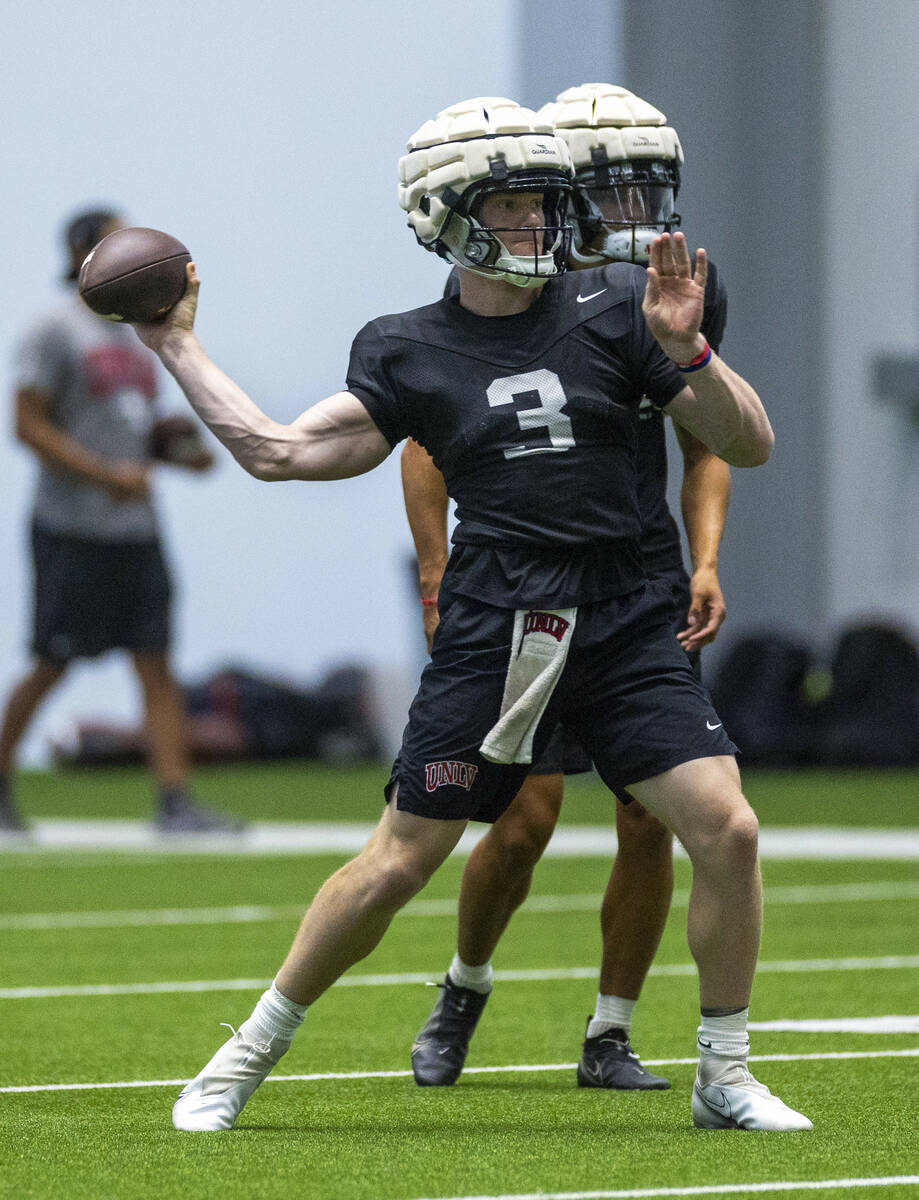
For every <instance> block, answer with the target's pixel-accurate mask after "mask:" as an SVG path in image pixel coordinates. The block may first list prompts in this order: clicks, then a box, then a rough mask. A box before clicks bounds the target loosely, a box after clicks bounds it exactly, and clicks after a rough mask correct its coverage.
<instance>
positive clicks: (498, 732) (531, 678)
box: [481, 608, 578, 763]
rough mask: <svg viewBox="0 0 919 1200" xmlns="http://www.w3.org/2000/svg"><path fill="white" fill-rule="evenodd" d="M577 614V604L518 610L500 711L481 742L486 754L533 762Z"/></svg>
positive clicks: (503, 759)
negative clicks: (536, 740)
mask: <svg viewBox="0 0 919 1200" xmlns="http://www.w3.org/2000/svg"><path fill="white" fill-rule="evenodd" d="M577 615H578V610H577V609H576V608H557V609H553V610H551V611H544V610H534V609H526V608H520V609H518V610H517V612H516V614H515V616H514V640H513V642H512V644H511V659H510V663H509V664H508V668H507V678H506V679H505V681H504V697H503V699H502V700H501V715H500V717H499V718H498V721H497V722H496V724H495V725H494V726H493V727H492V728H491V729H490V730H489V731H488V734H487V735H486V737H485V740H484V742H482V746H481V753H482V757H483V758H487V759H488V760H489V761H490V762H496V763H531V762H532V761H533V736H534V734H535V733H536V727H537V726H538V725H539V722H540V721H541V720H542V716H543V713H544V712H545V711H546V705H547V704H548V703H549V700H550V698H551V696H552V693H553V691H554V690H555V685H556V684H557V683H558V681H559V679H560V677H561V674H562V671H563V669H564V667H565V660H566V659H567V657H568V647H569V646H570V645H571V637H572V634H573V633H574V622H575V618H576V617H577Z"/></svg>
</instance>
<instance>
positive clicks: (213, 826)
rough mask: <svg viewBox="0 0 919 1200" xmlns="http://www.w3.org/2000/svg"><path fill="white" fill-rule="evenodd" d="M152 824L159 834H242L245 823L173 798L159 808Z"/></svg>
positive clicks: (237, 818)
mask: <svg viewBox="0 0 919 1200" xmlns="http://www.w3.org/2000/svg"><path fill="white" fill-rule="evenodd" d="M154 824H155V825H156V828H157V829H158V830H159V832H160V833H242V832H243V831H244V830H245V828H246V824H247V823H246V822H245V821H244V820H242V818H241V817H234V816H231V815H230V814H229V813H221V812H216V811H215V810H214V809H212V808H205V807H204V806H203V805H201V804H195V803H194V802H193V801H192V800H189V799H188V797H187V796H186V797H180V798H177V797H173V798H172V799H171V800H170V803H169V804H168V805H167V806H163V807H161V808H160V810H159V811H158V812H157V814H156V818H155V820H154Z"/></svg>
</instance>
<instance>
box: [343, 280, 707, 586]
mask: <svg viewBox="0 0 919 1200" xmlns="http://www.w3.org/2000/svg"><path fill="white" fill-rule="evenodd" d="M644 286H645V273H644V271H643V270H642V269H641V268H639V267H634V266H631V265H630V264H625V263H613V264H611V265H609V266H605V267H601V268H597V269H595V270H590V271H579V272H577V273H576V274H566V275H562V276H561V277H559V278H557V279H553V280H550V281H549V283H548V284H546V286H545V287H544V288H543V289H542V291H541V293H540V295H539V296H538V297H537V299H536V300H535V301H534V302H533V304H532V305H531V306H530V308H529V309H527V311H526V312H523V313H518V314H515V315H513V316H507V317H480V316H477V315H475V314H474V313H471V312H469V311H468V310H467V309H464V308H463V307H462V306H461V305H460V303H459V301H458V300H457V299H456V298H447V299H443V300H440V301H438V302H437V303H435V304H430V305H427V306H426V307H424V308H419V309H414V310H413V311H411V312H408V313H401V314H398V315H395V316H387V317H380V318H378V319H377V320H376V321H372V322H370V324H368V325H366V326H365V327H364V328H363V329H362V330H361V332H360V333H359V334H358V335H357V337H356V338H355V341H354V345H353V347H352V351H351V362H350V366H349V369H348V379H347V387H348V390H349V391H350V392H352V393H353V394H354V395H355V396H357V398H358V399H359V400H360V401H361V402H362V403H363V404H364V405H365V407H366V408H367V410H368V412H369V413H370V415H371V417H372V418H373V420H374V422H375V423H376V425H377V426H378V428H379V429H380V431H381V432H382V433H383V435H384V436H385V437H386V439H387V440H388V441H389V442H390V444H391V445H393V446H395V445H396V444H397V443H398V442H399V441H401V440H402V439H403V438H405V437H412V438H414V439H415V440H416V441H417V442H419V443H420V444H421V445H422V446H424V448H425V449H426V450H427V451H428V453H429V454H430V455H431V457H432V458H433V460H434V463H435V465H436V466H437V467H438V469H439V470H440V471H441V472H442V473H443V476H444V479H445V481H446V485H447V491H448V493H449V494H450V495H451V496H452V497H453V499H454V500H455V501H456V516H457V520H458V524H457V527H456V530H455V531H454V534H453V541H454V544H455V549H454V552H453V554H452V555H451V558H450V563H449V565H448V568H447V572H446V574H445V576H444V584H443V586H444V587H445V588H448V589H452V590H453V591H456V592H460V593H463V594H465V595H469V596H473V597H476V598H478V599H480V600H484V601H485V602H487V603H491V604H497V605H502V606H508V607H515V608H516V607H523V606H526V605H539V606H542V607H564V606H568V605H573V604H582V603H588V602H590V601H595V600H600V599H604V598H606V597H609V596H615V595H621V594H624V593H625V592H627V591H631V590H633V589H634V588H635V587H637V586H638V585H639V583H640V582H641V580H642V579H643V578H644V574H645V568H644V563H643V560H642V555H641V550H640V547H639V537H640V533H641V524H642V522H641V515H640V511H639V502H638V470H637V442H638V426H639V422H638V420H637V413H638V409H639V405H640V403H641V400H642V397H643V396H647V397H648V398H649V399H650V400H651V402H652V403H653V404H655V405H657V406H658V407H663V406H664V405H666V404H668V403H669V402H670V401H671V400H672V399H673V398H674V396H676V395H677V393H678V392H680V391H681V390H682V389H683V388H684V387H685V386H686V381H685V380H684V378H683V377H682V376H681V375H680V373H679V372H678V371H677V369H676V368H675V367H674V365H673V363H671V362H670V360H669V359H668V358H667V357H666V355H664V353H663V351H662V350H661V348H660V346H659V345H658V343H657V342H656V341H655V339H654V337H653V336H652V335H651V332H650V331H649V329H648V327H647V325H646V323H645V320H644V317H643V315H642V312H641V301H642V296H643V294H644Z"/></svg>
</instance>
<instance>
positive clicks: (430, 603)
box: [421, 596, 437, 608]
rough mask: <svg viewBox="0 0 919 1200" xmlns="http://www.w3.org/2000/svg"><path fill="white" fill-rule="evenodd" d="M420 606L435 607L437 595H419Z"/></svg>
mask: <svg viewBox="0 0 919 1200" xmlns="http://www.w3.org/2000/svg"><path fill="white" fill-rule="evenodd" d="M421 607H422V608H436V607H437V597H436V596H422V597H421Z"/></svg>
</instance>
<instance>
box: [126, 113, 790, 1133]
mask: <svg viewBox="0 0 919 1200" xmlns="http://www.w3.org/2000/svg"><path fill="white" fill-rule="evenodd" d="M400 176H401V187H400V193H399V195H400V201H401V204H402V207H403V208H404V209H405V211H406V212H407V214H408V219H409V224H410V226H411V227H412V229H413V230H414V233H415V235H416V237H417V238H418V240H419V242H420V243H421V244H422V245H423V246H424V247H425V248H427V249H429V250H431V251H434V252H437V253H440V254H441V255H443V256H444V257H445V258H447V260H448V261H450V262H452V263H454V264H455V265H457V266H460V267H462V271H461V272H460V294H459V297H458V298H454V299H445V300H441V301H438V302H437V303H436V304H432V305H428V306H426V307H425V308H421V309H416V310H414V311H412V312H408V313H403V314H399V315H396V316H386V317H381V318H379V319H377V320H375V321H371V322H370V323H369V324H368V325H366V326H365V327H364V328H363V329H362V330H361V331H360V333H359V334H358V335H357V337H356V338H355V341H354V343H353V346H352V351H351V361H350V365H349V368H348V374H347V387H346V390H343V391H341V392H338V393H336V394H335V395H334V396H330V397H328V398H327V399H325V400H322V401H320V402H319V403H318V404H316V405H314V406H313V407H312V408H310V409H308V410H307V411H306V412H304V413H303V414H302V415H301V416H300V417H298V418H297V419H296V420H295V421H293V422H292V423H291V424H289V425H283V424H280V423H278V422H276V421H273V420H272V419H271V418H270V417H268V416H266V415H265V413H264V412H262V410H261V409H260V408H259V407H258V406H257V405H256V404H255V403H254V402H253V401H252V400H251V399H250V397H249V396H247V395H246V393H245V392H244V391H243V390H242V389H241V388H240V387H239V386H238V385H237V384H236V383H234V382H233V381H232V380H231V379H230V378H228V377H227V375H225V374H224V373H223V372H222V371H221V370H220V369H219V368H218V367H217V366H216V365H215V364H214V363H212V362H211V361H210V360H209V359H208V357H207V355H206V354H205V352H204V350H203V348H202V347H201V345H200V343H199V342H198V340H197V338H196V337H195V334H194V311H195V305H196V300H197V292H198V279H197V276H196V275H195V273H194V269H193V268H192V267H190V268H189V283H190V287H189V289H188V291H187V293H186V296H185V298H184V299H183V300H182V301H181V302H180V303H179V304H178V305H177V306H176V307H175V309H173V310H172V312H171V313H170V315H169V316H168V317H167V319H166V321H165V322H164V323H162V324H158V325H146V326H139V327H138V333H139V335H140V336H141V338H142V340H143V341H144V342H145V343H146V344H147V345H148V346H150V347H151V348H153V349H154V350H155V351H156V352H157V354H158V355H159V356H160V358H161V360H162V361H163V363H164V364H165V365H166V367H167V368H168V369H169V370H170V371H171V372H172V374H173V375H174V376H175V378H176V380H177V381H178V382H179V384H180V386H181V387H182V389H183V391H184V392H185V394H186V396H187V397H188V399H189V401H190V402H191V404H192V407H193V408H194V409H195V411H196V412H197V413H198V415H199V416H200V417H201V418H202V419H203V420H204V421H205V423H206V424H207V425H209V426H210V428H211V429H212V430H213V431H214V433H215V434H216V436H217V437H218V438H219V439H220V440H221V441H222V442H223V444H224V445H225V446H226V447H227V448H228V449H229V450H230V451H231V453H233V454H234V456H235V457H236V458H237V459H238V461H239V462H240V463H241V464H242V465H243V466H244V467H245V468H246V469H247V470H248V471H249V472H250V473H252V474H253V475H255V476H256V477H257V478H260V479H269V480H278V479H309V480H321V479H340V478H345V477H349V476H353V475H358V474H361V473H363V472H364V471H369V470H372V469H373V468H374V467H375V466H377V465H378V464H379V463H381V462H382V461H383V460H384V459H385V458H386V457H387V456H388V455H389V454H390V453H391V451H392V449H393V447H394V446H395V445H397V444H398V443H399V442H400V441H402V440H403V439H404V438H406V437H413V438H414V439H415V440H416V441H418V442H419V443H420V444H421V445H422V446H424V448H425V449H426V450H427V451H428V452H429V453H430V454H431V456H432V458H433V459H434V462H435V464H436V465H437V466H438V468H439V469H440V470H441V471H442V473H443V475H444V478H445V479H446V481H447V487H448V490H449V491H450V492H451V494H452V495H453V497H454V499H455V500H456V501H457V512H458V516H459V528H458V532H457V533H456V534H455V535H454V543H455V545H454V550H453V553H452V554H451V558H450V562H449V564H448V567H447V570H446V571H445V573H444V578H443V582H442V584H441V589H440V595H439V601H438V607H439V612H440V622H441V623H440V627H439V632H438V637H437V641H436V645H435V646H434V653H433V656H432V659H431V662H430V664H429V665H428V666H427V668H426V669H425V671H424V673H423V675H422V679H421V683H420V686H419V690H418V694H417V696H416V697H415V700H414V702H413V704H412V707H411V710H410V713H409V722H408V725H407V727H406V731H405V734H404V737H403V742H402V748H401V751H400V754H399V756H398V758H397V761H396V763H395V764H394V766H393V771H392V775H391V778H390V780H389V783H388V785H387V787H386V798H387V803H386V806H385V808H384V811H383V815H382V817H381V819H380V822H379V824H378V825H377V827H376V829H375V830H374V832H373V834H372V835H371V837H370V840H369V841H368V843H367V845H366V846H365V847H364V849H363V850H362V851H361V852H360V854H358V855H357V857H356V858H354V859H353V860H352V861H351V862H349V863H347V864H346V865H345V866H344V867H342V868H341V869H340V870H339V871H337V872H336V873H335V874H334V875H332V876H331V878H330V879H328V880H327V881H326V882H325V883H324V884H323V886H322V887H321V888H320V890H319V892H318V893H317V895H316V897H315V899H314V900H313V902H312V904H311V905H310V907H309V909H308V910H307V912H306V914H305V916H304V918H303V920H302V922H301V924H300V928H299V930H298V932H297V934H296V936H295V938H294V941H293V944H292V946H291V948H290V950H289V952H288V955H287V957H286V959H285V961H284V963H283V964H282V966H281V969H280V971H279V972H278V975H277V976H276V978H275V981H274V983H273V984H272V986H271V987H270V988H269V989H267V991H266V992H265V993H264V994H263V995H262V997H261V998H260V999H259V1001H258V1002H257V1004H256V1006H255V1008H254V1010H253V1012H252V1014H251V1015H250V1017H248V1018H247V1019H246V1020H245V1021H244V1022H243V1024H242V1025H241V1026H240V1028H239V1030H238V1031H237V1032H236V1033H234V1035H233V1037H232V1038H230V1039H229V1040H228V1041H227V1042H225V1043H224V1045H223V1046H221V1047H220V1049H218V1050H217V1052H216V1054H215V1055H214V1056H213V1057H212V1058H211V1060H210V1061H209V1062H208V1063H207V1064H206V1065H205V1066H204V1068H203V1069H202V1070H201V1071H200V1072H199V1073H198V1075H197V1076H196V1077H195V1078H194V1079H193V1080H192V1081H191V1082H190V1083H189V1084H188V1085H187V1086H186V1087H185V1089H184V1090H183V1091H182V1093H181V1094H180V1096H179V1098H178V1100H177V1101H176V1103H175V1105H174V1107H173V1124H174V1125H175V1126H176V1128H178V1129H189V1130H215V1129H228V1128H230V1127H231V1126H232V1125H233V1124H234V1123H235V1121H236V1119H237V1117H238V1115H239V1113H240V1111H241V1109H242V1108H243V1105H244V1104H245V1103H246V1101H247V1100H248V1099H249V1097H250V1096H251V1094H252V1093H253V1092H254V1090H255V1089H256V1088H257V1087H258V1085H259V1084H260V1083H261V1082H262V1080H263V1079H264V1078H265V1077H266V1075H267V1074H268V1072H269V1071H270V1070H271V1068H272V1067H273V1066H274V1064H275V1063H277V1062H278V1060H279V1059H280V1057H281V1056H282V1055H283V1054H284V1052H285V1051H286V1050H287V1048H288V1047H289V1045H290V1042H291V1039H292V1038H293V1036H294V1034H295V1032H296V1030H297V1028H298V1026H299V1024H300V1023H301V1022H302V1020H303V1019H304V1016H305V1014H306V1011H307V1007H308V1006H309V1005H310V1004H312V1003H313V1002H314V1001H315V1000H317V999H318V998H319V996H321V995H322V993H323V992H325V991H326V989H327V988H329V987H330V986H331V985H332V984H333V983H334V982H335V980H336V979H338V978H339V976H340V975H342V973H343V972H345V971H346V970H348V969H349V968H350V967H351V966H353V965H354V964H355V963H356V962H358V961H360V959H362V958H363V957H365V956H366V955H367V954H369V953H370V951H371V950H372V949H373V948H374V947H375V946H376V945H377V944H378V942H379V941H380V939H381V937H382V936H383V934H384V933H385V931H386V929H387V927H388V926H389V923H390V921H391V920H392V918H393V916H394V915H395V913H396V912H397V911H398V910H399V909H400V908H401V907H402V906H403V905H404V904H405V903H406V902H407V901H408V900H410V899H411V897H412V896H414V895H416V894H417V893H418V892H419V891H420V890H421V888H422V887H424V885H425V883H426V882H427V880H428V879H429V878H430V876H431V875H432V873H433V872H434V871H435V870H436V869H437V867H439V866H440V864H441V863H442V862H443V861H444V859H445V858H446V857H447V855H448V854H449V853H450V851H451V850H452V849H453V848H454V846H455V845H456V843H457V841H458V840H459V838H460V836H461V835H462V833H463V830H464V829H465V827H466V825H467V823H468V821H469V820H470V819H477V820H484V821H493V820H495V819H497V817H499V816H500V815H501V813H502V812H503V811H504V809H505V808H506V807H507V806H508V804H509V803H510V801H511V800H512V799H513V797H514V796H515V795H516V794H517V792H518V791H519V790H520V785H521V784H522V782H523V780H524V778H525V777H526V775H527V773H528V771H529V767H530V763H531V761H532V759H533V757H534V755H535V756H536V757H537V758H538V757H539V755H540V754H541V753H542V752H543V750H544V748H545V741H546V738H547V737H548V736H549V734H551V732H552V730H553V728H554V726H555V724H557V723H558V721H560V720H562V721H565V722H566V723H568V724H570V725H572V726H574V727H576V729H577V731H578V736H579V738H580V739H581V741H582V742H583V744H584V745H585V748H586V749H587V750H588V751H589V753H590V754H591V756H592V758H593V760H594V762H595V764H596V766H597V769H598V771H599V772H600V774H601V776H602V777H603V778H604V780H605V781H606V782H607V784H608V785H609V786H610V788H611V789H612V790H614V791H619V790H621V789H622V788H628V790H629V792H630V793H631V794H633V795H634V796H635V798H636V800H638V801H639V803H641V804H642V805H643V806H644V807H645V808H647V809H648V810H649V811H650V812H651V813H652V814H653V815H654V816H656V817H658V819H660V820H662V822H663V823H664V824H665V825H666V826H667V827H668V828H669V829H671V831H672V832H673V833H674V834H675V835H676V836H677V837H679V839H680V841H681V842H682V844H683V845H684V846H685V847H686V850H687V852H688V853H689V856H690V859H691V860H692V864H693V872H694V882H693V893H692V897H691V900H690V912H689V937H690V948H691V950H692V953H693V955H694V957H695V959H696V962H697V965H698V969H699V980H700V997H701V1004H702V1020H701V1034H700V1038H699V1046H700V1050H701V1055H700V1061H699V1075H698V1079H697V1083H696V1086H695V1088H694V1091H693V1107H692V1111H693V1119H694V1121H695V1122H696V1124H698V1125H704V1126H706V1127H709V1128H711V1127H714V1126H717V1127H728V1128H737V1127H744V1128H756V1129H773V1130H785V1129H809V1128H810V1127H811V1125H810V1121H808V1119H807V1118H806V1117H804V1116H802V1115H801V1114H800V1113H797V1112H794V1111H793V1110H792V1109H790V1108H788V1107H787V1106H786V1105H785V1104H783V1103H782V1101H781V1100H779V1099H777V1098H776V1097H774V1096H773V1095H772V1094H771V1093H770V1092H769V1090H768V1089H767V1088H765V1087H764V1086H763V1085H762V1084H760V1083H758V1082H757V1081H756V1080H755V1079H754V1078H753V1076H752V1075H751V1074H750V1073H749V1070H748V1068H747V1053H748V1045H749V1043H748V1039H747V1033H746V1021H747V1005H748V1003H749V996H750V990H751V986H752V980H753V973H754V969H755V963H756V956H757V950H758V944H759V929H760V917H761V913H760V910H761V884H760V877H759V866H758V856H757V823H756V818H755V816H754V814H753V812H752V810H751V809H750V807H749V805H748V804H747V802H746V800H745V799H744V797H743V793H742V792H741V789H740V779H739V774H738V771H737V766H736V763H735V760H734V754H735V747H734V745H733V743H732V742H731V741H730V739H729V738H728V737H727V735H726V733H725V731H724V729H723V727H722V724H721V722H720V720H719V718H718V716H717V714H716V713H715V711H714V709H713V708H712V705H711V701H710V700H709V697H708V695H707V694H706V692H705V691H704V689H703V688H702V687H701V685H700V684H699V682H698V681H697V680H696V678H695V676H694V674H693V672H692V669H691V667H690V665H689V662H688V660H687V658H686V655H685V653H684V652H683V650H682V649H681V648H680V646H679V644H678V643H677V642H676V640H675V639H674V638H673V637H672V634H671V630H670V608H671V598H670V596H669V594H667V593H668V589H666V588H663V587H661V586H660V585H659V584H655V583H654V582H648V581H646V579H645V577H644V569H643V564H642V559H641V551H640V547H639V542H638V537H639V532H640V517H639V509H638V501H637V496H636V490H637V477H636V469H635V437H636V433H635V423H636V422H635V413H636V411H637V408H638V405H639V403H640V401H641V398H642V396H645V395H647V396H648V397H650V399H651V400H652V401H653V402H654V403H655V404H657V405H659V406H660V407H661V408H666V410H667V411H668V413H669V414H670V415H672V416H673V418H674V419H675V420H678V421H679V422H680V423H681V424H683V425H685V426H686V427H687V428H688V429H689V431H690V432H691V433H693V434H694V435H695V436H696V437H698V438H699V439H700V440H701V441H703V442H704V443H705V444H706V445H707V446H709V448H710V449H712V450H713V451H715V452H716V453H718V454H719V455H721V456H722V457H723V458H724V459H725V460H726V461H728V462H730V463H732V464H733V465H735V466H756V465H758V464H760V463H762V462H765V461H766V459H767V458H768V456H769V453H770V451H771V448H772V442H773V435H772V430H771V427H770V425H769V421H768V418H767V416H766V414H765V411H764V410H763V407H762V404H761V403H760V401H759V398H758V396H757V395H756V393H755V391H754V390H753V389H752V388H751V387H750V385H749V384H748V383H747V382H746V381H745V380H743V379H742V378H741V377H740V376H738V375H737V374H736V373H735V372H734V371H732V370H731V369H730V368H729V367H728V366H727V365H726V364H725V363H724V362H723V361H722V360H721V359H720V358H719V357H718V355H716V354H715V353H714V352H713V351H712V349H711V347H710V346H709V344H708V342H707V341H706V339H705V338H704V336H703V335H702V334H701V333H700V323H701V319H702V313H703V301H704V289H705V279H706V257H705V252H704V251H702V250H699V251H697V253H696V264H695V274H694V275H693V271H692V264H691V262H690V256H689V252H688V249H687V246H686V241H685V238H684V237H683V236H682V234H680V233H676V234H673V235H670V234H663V235H662V236H661V237H660V238H659V239H655V240H654V242H653V243H652V245H651V249H650V253H649V269H648V279H647V285H645V279H644V277H643V275H642V273H641V271H640V270H639V268H637V267H634V266H632V265H629V264H623V263H612V264H610V265H609V266H606V267H601V268H599V269H597V270H596V271H595V272H594V273H593V274H592V275H591V276H588V275H587V274H586V273H580V274H578V275H573V276H570V277H569V276H566V275H565V273H564V271H565V265H566V261H567V258H568V252H569V243H570V232H571V231H570V228H569V226H568V222H567V205H568V200H569V196H570V192H571V168H570V156H569V153H568V147H567V145H566V143H565V141H564V140H563V139H562V138H561V137H559V136H557V135H556V134H555V133H554V130H553V127H552V125H551V124H550V123H548V122H546V121H545V119H544V118H540V117H538V116H537V115H536V114H535V113H533V112H531V111H530V110H528V109H524V108H521V107H520V106H519V105H517V104H515V103H513V102H512V101H509V100H505V99H503V98H491V97H488V98H478V99H475V100H470V101H463V102H461V103H459V104H456V105H453V106H452V107H450V108H448V109H444V110H443V111H442V112H441V113H439V114H438V116H437V117H436V118H435V119H434V120H432V121H428V122H426V123H425V124H424V125H423V126H422V127H421V129H419V130H418V132H417V133H416V134H415V136H414V137H413V138H412V139H411V141H410V143H409V148H408V153H407V154H406V155H405V156H404V157H403V158H402V159H401V160H400ZM579 295H580V296H583V297H587V298H588V299H587V300H583V301H579V300H578V296H579ZM689 381H691V384H690V382H689Z"/></svg>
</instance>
